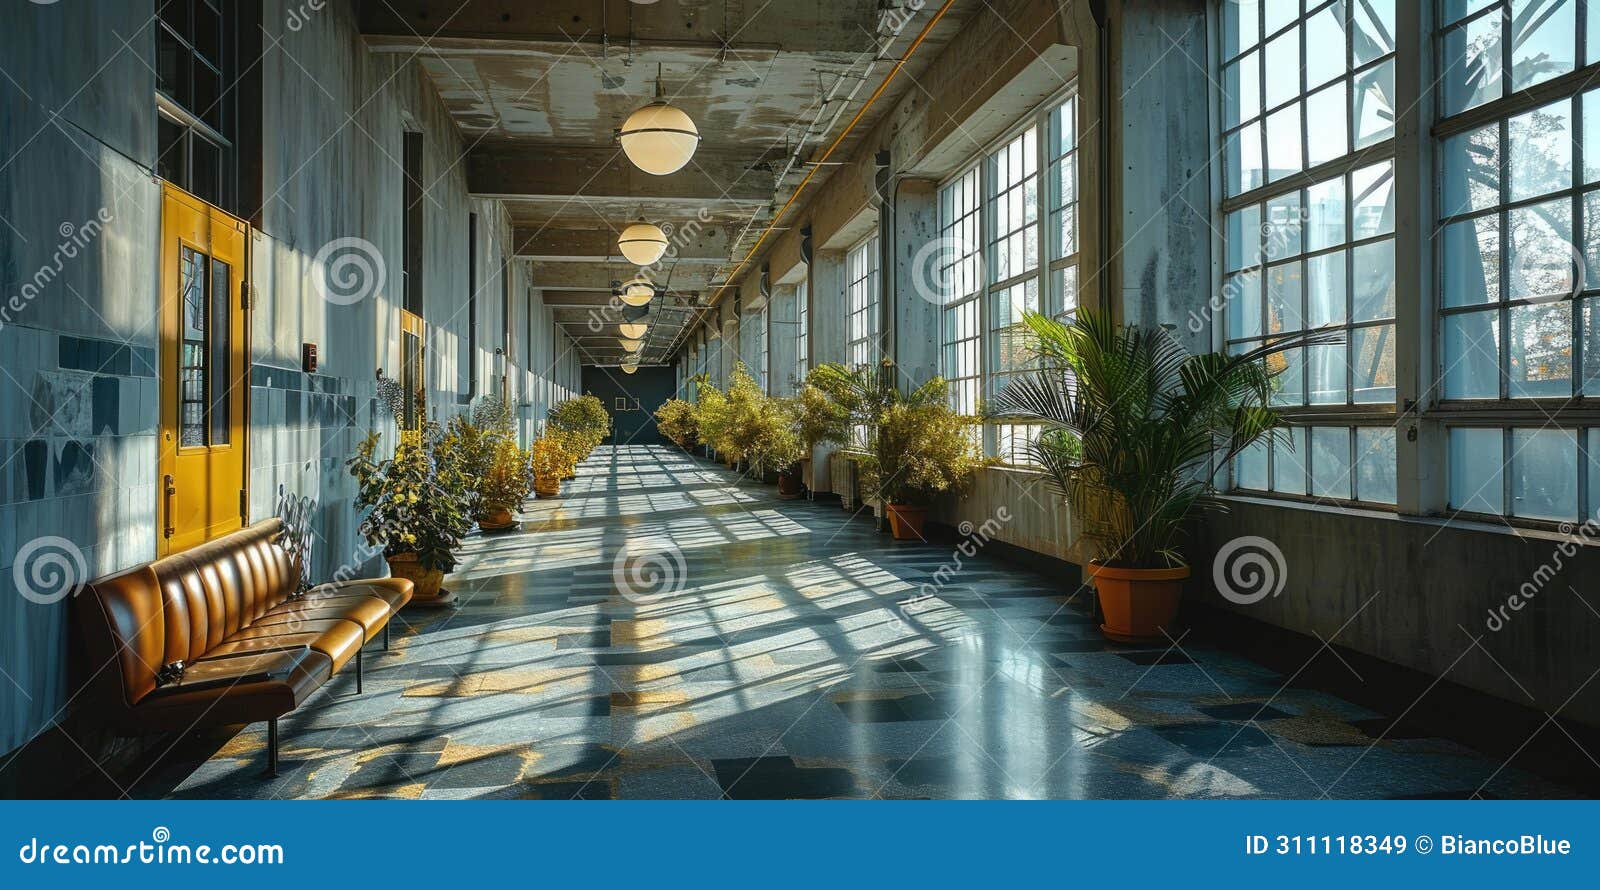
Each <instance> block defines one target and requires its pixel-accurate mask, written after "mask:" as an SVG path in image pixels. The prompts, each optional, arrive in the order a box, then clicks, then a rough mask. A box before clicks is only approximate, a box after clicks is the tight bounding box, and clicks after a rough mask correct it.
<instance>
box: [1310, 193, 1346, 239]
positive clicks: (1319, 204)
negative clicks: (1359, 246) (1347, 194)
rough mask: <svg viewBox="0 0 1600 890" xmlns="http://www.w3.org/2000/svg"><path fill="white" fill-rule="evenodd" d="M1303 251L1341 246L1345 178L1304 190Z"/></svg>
mask: <svg viewBox="0 0 1600 890" xmlns="http://www.w3.org/2000/svg"><path fill="white" fill-rule="evenodd" d="M1305 218H1306V223H1305V230H1306V233H1305V240H1306V250H1322V249H1323V248H1325V247H1333V246H1335V245H1338V244H1343V243H1344V178H1343V177H1340V178H1338V179H1330V180H1328V181H1327V182H1319V183H1317V184H1316V185H1313V186H1311V187H1310V188H1308V189H1306V212H1305Z"/></svg>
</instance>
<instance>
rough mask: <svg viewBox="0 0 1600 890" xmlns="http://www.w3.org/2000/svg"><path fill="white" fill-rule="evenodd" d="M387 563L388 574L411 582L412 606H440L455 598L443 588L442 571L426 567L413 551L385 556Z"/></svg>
mask: <svg viewBox="0 0 1600 890" xmlns="http://www.w3.org/2000/svg"><path fill="white" fill-rule="evenodd" d="M384 559H385V560H386V561H387V562H388V563H389V574H390V575H392V576H394V577H396V578H404V579H406V580H407V581H410V582H411V585H412V588H413V589H412V591H411V603H410V605H413V606H440V605H444V604H446V603H448V602H450V601H451V600H453V599H455V594H453V593H450V592H449V591H447V590H443V589H442V587H443V585H444V572H443V571H442V570H440V569H427V568H423V567H422V563H421V562H419V561H418V560H417V555H416V554H415V553H396V554H394V555H393V556H385V557H384Z"/></svg>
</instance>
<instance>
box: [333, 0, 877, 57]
mask: <svg viewBox="0 0 1600 890" xmlns="http://www.w3.org/2000/svg"><path fill="white" fill-rule="evenodd" d="M359 6H360V25H361V33H362V35H363V36H364V37H365V38H366V41H367V44H368V46H370V47H371V48H372V49H373V50H374V51H377V52H406V53H416V52H426V51H430V50H433V49H435V48H437V47H439V45H440V44H445V45H450V44H460V43H469V44H473V43H481V44H487V45H488V46H486V47H485V48H497V49H503V50H506V51H515V50H517V49H521V50H523V51H530V52H551V53H558V54H561V53H573V54H575V55H576V56H577V57H578V58H579V59H582V58H584V57H585V56H586V55H589V54H590V52H592V51H591V50H588V49H587V48H588V47H599V48H600V53H598V55H601V56H602V57H603V58H606V59H611V58H616V59H620V60H629V59H632V60H633V61H636V62H637V61H642V60H639V59H637V58H635V55H636V54H637V53H638V52H639V51H640V50H641V49H644V48H648V47H650V46H652V45H665V46H668V47H671V48H675V49H678V50H680V51H684V50H697V49H698V50H702V51H705V52H708V53H710V54H712V57H713V58H715V57H717V56H718V55H722V54H726V55H728V56H730V57H737V58H739V59H743V58H744V55H743V54H745V53H749V52H759V51H764V52H766V53H767V54H769V55H770V54H771V53H773V52H777V51H779V50H781V51H783V52H787V53H809V54H817V53H859V52H864V51H866V50H868V49H871V48H872V45H873V44H872V36H871V35H872V33H873V31H874V30H875V29H876V27H877V25H878V17H877V3H876V0H853V2H850V3H845V4H839V3H828V4H822V3H771V4H766V5H762V6H759V7H756V6H755V5H753V4H735V7H734V10H733V11H730V10H729V9H728V6H727V4H721V3H709V4H703V5H700V6H699V8H686V7H685V6H683V5H680V4H678V3H660V4H643V5H641V4H635V3H630V2H628V0H540V2H539V3H529V4H508V3H505V2H503V0H454V2H447V3H440V2H438V0H385V2H381V3H378V2H371V3H361V4H359ZM744 7H750V9H743V8H744ZM741 9H742V10H743V11H740V10H741ZM752 10H753V11H752ZM495 44H504V46H494V45H495ZM578 44H581V45H582V46H583V48H579V47H578V46H577V45H578ZM729 61H730V63H732V64H737V62H736V61H734V60H733V59H732V58H730V60H729ZM746 61H747V62H748V60H746Z"/></svg>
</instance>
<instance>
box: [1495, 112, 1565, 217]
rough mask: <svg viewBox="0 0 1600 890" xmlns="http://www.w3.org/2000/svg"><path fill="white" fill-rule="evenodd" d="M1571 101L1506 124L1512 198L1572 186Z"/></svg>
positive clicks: (1521, 115)
mask: <svg viewBox="0 0 1600 890" xmlns="http://www.w3.org/2000/svg"><path fill="white" fill-rule="evenodd" d="M1574 135H1575V134H1574V133H1573V130H1572V101H1571V100H1570V99H1563V100H1561V101H1560V102H1555V103H1552V104H1550V105H1546V106H1544V107H1543V108H1535V109H1534V110H1532V111H1530V112H1528V113H1526V114H1519V115H1517V116H1516V117H1513V118H1511V119H1510V120H1508V121H1507V122H1506V137H1507V145H1508V146H1509V147H1510V149H1511V197H1510V199H1509V200H1512V201H1520V200H1522V199H1523V198H1534V197H1537V196H1539V195H1545V194H1549V193H1550V192H1553V191H1556V190H1557V189H1564V188H1571V187H1572V139H1573V136H1574Z"/></svg>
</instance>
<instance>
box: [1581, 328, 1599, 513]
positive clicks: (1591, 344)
mask: <svg viewBox="0 0 1600 890" xmlns="http://www.w3.org/2000/svg"><path fill="white" fill-rule="evenodd" d="M1583 394H1584V395H1586V396H1595V395H1600V311H1597V307H1596V304H1595V301H1594V300H1593V299H1586V300H1584V301H1583ZM1590 506H1591V509H1594V508H1600V502H1592V503H1591V504H1590Z"/></svg>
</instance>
